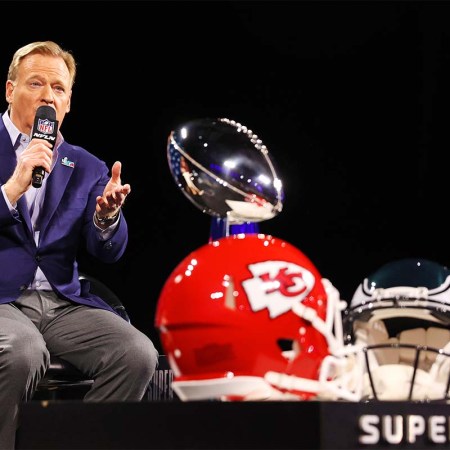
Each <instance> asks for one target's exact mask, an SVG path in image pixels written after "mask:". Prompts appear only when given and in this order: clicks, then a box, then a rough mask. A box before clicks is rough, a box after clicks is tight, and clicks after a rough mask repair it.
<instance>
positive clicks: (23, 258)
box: [0, 117, 128, 311]
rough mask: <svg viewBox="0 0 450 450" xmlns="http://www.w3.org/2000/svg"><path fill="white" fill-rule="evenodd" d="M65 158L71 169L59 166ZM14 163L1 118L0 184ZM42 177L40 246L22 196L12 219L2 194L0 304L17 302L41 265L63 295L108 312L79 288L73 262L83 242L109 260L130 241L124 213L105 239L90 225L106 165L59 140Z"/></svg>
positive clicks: (53, 285)
mask: <svg viewBox="0 0 450 450" xmlns="http://www.w3.org/2000/svg"><path fill="white" fill-rule="evenodd" d="M63 158H67V160H68V161H71V162H73V163H74V167H69V166H67V165H63V164H62V163H61V161H62V159H63ZM15 166H16V155H15V152H14V149H13V146H12V144H11V139H10V137H9V134H8V132H7V130H6V128H5V126H4V123H3V120H1V117H0V185H1V184H4V183H5V182H6V181H7V180H8V179H9V178H10V176H11V175H12V173H13V171H14V168H15ZM46 176H47V177H48V179H47V189H46V195H45V200H44V204H43V206H42V209H41V213H40V241H39V246H36V245H35V242H34V238H33V233H32V228H31V221H30V214H29V211H28V208H27V205H26V200H25V196H23V197H22V198H21V199H20V200H19V201H18V203H17V209H18V211H19V213H20V217H19V218H18V219H15V218H14V217H12V215H11V213H10V211H9V209H8V206H7V204H6V202H5V199H4V197H3V195H2V194H1V192H0V303H8V302H12V301H14V300H16V299H17V298H18V297H19V295H20V294H21V293H22V291H23V290H25V289H26V288H27V287H28V286H29V284H30V283H31V282H32V280H33V278H34V274H35V272H36V268H37V266H38V265H39V266H40V268H41V270H42V271H43V273H44V274H45V276H46V277H47V279H48V281H49V282H50V284H51V286H52V287H53V289H54V290H55V291H56V292H57V293H58V294H59V295H60V296H61V297H63V298H66V299H69V300H72V301H74V302H77V303H83V304H85V305H90V306H94V307H98V308H103V309H108V310H112V309H111V308H110V307H109V306H108V304H107V303H105V302H104V301H103V300H102V299H100V298H99V297H97V296H95V295H92V294H90V293H89V292H86V290H87V289H86V288H87V287H86V286H83V287H82V286H81V284H80V282H79V280H78V263H77V261H76V254H77V249H78V247H79V245H86V249H87V251H88V252H89V253H90V254H91V255H93V256H95V257H97V258H98V259H100V260H101V261H102V262H105V263H113V262H115V261H117V260H118V259H119V258H120V257H121V256H122V254H123V253H124V251H125V248H126V245H127V243H128V228H127V223H126V221H125V218H124V216H123V215H122V217H121V218H120V221H119V225H118V227H117V229H116V231H115V233H114V236H112V238H111V239H109V240H107V241H101V240H100V239H99V235H98V232H97V231H96V229H95V226H94V224H93V214H94V210H95V203H96V197H97V196H98V195H102V193H103V189H104V187H105V186H106V184H107V183H108V181H109V179H110V176H109V170H108V167H107V166H106V164H105V163H104V162H103V161H101V160H100V159H98V158H97V157H96V156H94V155H92V154H91V153H89V152H87V151H86V150H85V149H83V148H81V147H76V146H73V145H70V144H68V143H67V142H63V143H62V144H61V146H60V147H59V149H58V159H57V161H56V164H55V166H54V168H53V170H52V172H51V173H50V174H49V175H48V174H47V175H46ZM121 214H122V213H121ZM112 311H113V310H112Z"/></svg>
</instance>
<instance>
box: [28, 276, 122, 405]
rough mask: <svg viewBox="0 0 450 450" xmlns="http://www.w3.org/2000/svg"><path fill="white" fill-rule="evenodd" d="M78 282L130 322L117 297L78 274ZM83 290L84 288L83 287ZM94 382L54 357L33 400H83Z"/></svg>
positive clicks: (88, 277) (93, 279)
mask: <svg viewBox="0 0 450 450" xmlns="http://www.w3.org/2000/svg"><path fill="white" fill-rule="evenodd" d="M79 279H80V282H81V283H82V284H88V285H87V286H85V288H86V290H89V291H90V292H92V293H93V294H96V295H98V296H99V297H101V298H102V299H103V300H104V301H105V302H107V303H108V304H109V305H110V306H111V307H112V308H113V309H114V310H115V311H116V312H117V313H118V314H119V315H120V316H121V317H122V318H123V319H124V320H126V321H127V322H130V318H129V316H128V313H127V311H126V310H125V307H124V306H123V304H122V302H121V301H120V299H119V297H117V295H116V294H115V293H114V292H113V291H112V290H111V289H110V288H109V287H108V286H106V285H105V284H104V283H102V282H101V281H99V280H98V279H96V278H94V277H92V276H89V275H86V274H82V273H80V277H79ZM83 289H84V287H83ZM93 382H94V380H92V379H90V378H89V377H87V376H86V375H84V374H83V373H81V372H80V371H79V370H78V369H76V368H75V367H74V366H73V365H72V364H70V363H69V362H67V361H64V360H63V359H61V358H58V357H56V356H53V355H52V356H51V357H50V366H49V368H48V369H47V372H46V373H45V376H44V377H43V378H42V380H41V381H40V382H39V385H38V387H37V390H36V393H35V396H34V398H35V399H36V400H55V399H78V398H83V396H84V394H85V393H86V392H87V391H88V390H89V388H90V386H91V385H92V383H93Z"/></svg>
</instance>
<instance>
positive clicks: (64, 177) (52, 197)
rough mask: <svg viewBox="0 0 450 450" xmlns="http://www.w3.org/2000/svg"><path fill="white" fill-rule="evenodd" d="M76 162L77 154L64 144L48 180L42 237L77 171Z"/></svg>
mask: <svg viewBox="0 0 450 450" xmlns="http://www.w3.org/2000/svg"><path fill="white" fill-rule="evenodd" d="M63 160H64V161H68V162H73V163H74V166H73V167H70V166H69V165H68V163H67V162H66V164H63V163H62V161H63ZM76 162H77V158H76V152H75V151H74V150H73V149H72V148H71V147H70V146H69V145H67V144H66V143H63V144H62V145H61V147H59V149H58V157H57V161H56V163H55V167H53V170H52V171H51V173H50V175H49V176H48V180H47V188H46V191H45V199H44V205H43V207H42V211H41V217H40V226H39V228H40V230H41V235H42V233H43V232H44V230H45V228H46V227H47V225H48V223H49V222H50V219H51V218H52V216H53V214H54V213H55V211H56V208H57V207H58V205H59V203H60V202H61V197H62V196H63V194H64V191H65V190H66V187H67V184H68V183H69V180H70V178H71V177H72V175H73V173H74V171H75V170H76V166H75V165H76Z"/></svg>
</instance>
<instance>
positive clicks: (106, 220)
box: [94, 210, 120, 226]
mask: <svg viewBox="0 0 450 450" xmlns="http://www.w3.org/2000/svg"><path fill="white" fill-rule="evenodd" d="M119 214H120V210H119V211H117V212H116V213H115V214H114V215H113V216H109V217H99V215H98V214H97V212H95V213H94V221H95V223H96V224H97V225H101V226H110V225H112V224H113V223H114V222H115V221H116V220H117V218H118V217H119Z"/></svg>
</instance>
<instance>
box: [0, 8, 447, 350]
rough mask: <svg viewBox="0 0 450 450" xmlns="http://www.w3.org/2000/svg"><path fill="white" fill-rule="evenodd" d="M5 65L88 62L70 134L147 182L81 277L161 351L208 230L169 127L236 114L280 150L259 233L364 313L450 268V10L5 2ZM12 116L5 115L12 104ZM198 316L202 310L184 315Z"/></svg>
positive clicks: (274, 151) (136, 180)
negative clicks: (48, 46) (36, 57)
mask: <svg viewBox="0 0 450 450" xmlns="http://www.w3.org/2000/svg"><path fill="white" fill-rule="evenodd" d="M0 7H1V12H2V17H3V23H4V24H5V25H6V24H8V29H9V31H8V32H4V35H3V50H2V52H1V61H0V63H1V65H0V69H1V70H2V71H3V74H4V80H5V81H6V73H7V69H8V66H9V62H10V60H11V58H12V55H13V53H14V51H15V50H16V49H17V48H19V47H21V46H22V45H25V44H27V43H29V42H31V41H35V40H47V39H49V40H54V41H57V42H58V43H59V44H60V45H61V46H63V47H64V48H66V49H69V50H72V52H73V53H74V56H75V58H76V60H77V62H78V74H77V79H76V83H75V86H74V91H73V98H72V111H71V112H70V114H69V115H68V116H66V119H65V121H64V124H63V126H62V128H61V131H62V132H63V134H64V136H65V138H66V140H67V141H69V142H71V143H73V144H77V145H81V146H83V147H85V148H86V149H88V150H89V151H91V152H93V153H95V154H96V155H98V156H99V157H101V158H102V159H104V160H105V161H106V163H107V164H108V166H111V165H112V163H113V162H114V161H115V160H120V161H122V163H123V172H122V180H123V182H128V183H130V184H131V186H132V194H131V195H130V197H129V198H128V199H127V204H126V205H125V208H124V212H125V214H126V218H127V221H128V224H129V230H130V241H129V246H128V249H127V252H126V254H125V256H124V257H123V259H122V260H121V261H120V262H119V263H117V264H114V265H109V266H107V265H103V264H101V263H98V262H96V261H94V260H92V259H91V258H90V257H89V256H87V255H86V254H84V252H81V254H80V267H81V269H82V270H84V271H86V272H88V273H90V274H92V275H94V276H97V277H98V278H100V279H101V280H102V281H104V282H105V283H107V284H109V285H110V286H111V287H112V288H113V289H114V290H115V291H116V292H117V293H118V294H119V296H120V297H121V298H122V301H123V302H124V303H125V304H126V306H127V309H128V312H129V314H130V316H131V320H132V322H133V323H134V324H135V325H136V326H137V327H138V328H140V329H141V330H142V331H144V332H145V333H146V334H148V335H149V336H150V337H152V339H154V340H155V342H156V343H157V345H158V346H159V340H158V335H157V332H156V331H155V329H154V325H153V321H154V313H155V308H156V304H157V300H158V295H159V293H160V290H161V288H162V286H163V284H164V282H165V280H166V278H167V277H168V276H169V274H170V273H171V271H172V270H173V269H174V268H175V266H176V265H177V264H178V263H179V262H180V261H181V259H183V258H184V257H185V256H186V255H187V254H188V253H190V252H191V251H192V250H194V249H196V248H197V247H199V246H200V245H203V244H205V243H207V241H208V236H209V227H210V216H208V215H206V214H203V213H202V212H201V211H200V210H199V209H197V208H196V207H195V206H194V205H193V204H192V203H190V202H189V201H188V200H187V199H186V198H185V196H184V195H183V194H182V192H181V191H180V190H179V189H178V187H177V186H176V184H175V182H174V180H173V178H172V176H171V174H170V171H169V166H168V163H167V156H166V143H167V137H168V135H169V133H170V131H171V130H172V129H173V128H174V127H177V126H178V125H180V124H182V123H184V122H186V121H189V120H191V119H194V118H203V117H227V118H230V119H234V120H236V121H238V122H241V123H242V124H244V125H246V126H247V127H248V128H250V129H252V130H253V131H254V132H255V133H257V134H258V136H259V137H260V138H261V139H262V140H263V142H264V144H265V145H266V146H267V147H268V149H269V152H270V154H271V157H272V159H273V160H274V162H275V164H276V165H277V168H278V172H279V175H280V178H281V179H282V181H283V185H284V192H285V201H284V208H283V211H282V212H281V214H279V215H278V216H277V217H275V218H273V219H271V220H269V221H266V222H262V223H261V224H260V231H262V232H265V233H269V234H273V235H274V236H276V237H279V238H282V239H285V240H287V241H288V242H290V243H291V244H293V245H295V246H297V247H298V248H299V249H301V250H302V251H303V252H304V253H305V254H306V255H307V256H309V258H310V259H311V260H312V261H313V262H314V264H315V265H316V266H317V268H318V269H319V271H320V273H321V274H322V276H324V277H327V278H329V279H330V280H331V281H332V282H333V284H334V285H335V286H336V287H337V288H338V289H339V290H340V292H341V296H342V297H343V298H344V299H347V300H348V299H350V298H351V296H352V294H353V291H354V290H355V289H356V287H357V285H358V284H359V283H360V282H361V281H362V279H363V278H364V277H365V276H367V275H368V274H369V273H371V272H372V271H374V270H376V269H377V268H378V267H379V266H380V265H382V264H384V263H386V262H388V261H390V260H393V259H397V258H403V257H423V258H428V259H432V260H435V261H437V262H440V263H441V264H444V265H450V243H449V231H450V225H449V219H448V218H447V217H448V212H447V208H448V205H449V192H450V187H449V165H448V162H447V161H448V157H447V153H448V151H449V132H448V130H449V123H450V121H449V119H450V117H449V112H450V108H449V100H450V92H449V80H450V4H449V3H447V2H444V1H442V2H433V1H421V2H414V1H351V2H344V1H329V2H326V1H319V0H316V1H265V2H258V1H250V2H244V1H226V2H219V1H201V2H194V1H182V2H175V1H161V2H158V1H141V2H132V1H126V2H99V1H89V2H84V1H79V2H65V1H60V2H56V1H55V2H45V1H44V2H20V1H19V2H1V5H0ZM4 108H6V102H5V103H4ZM186 307H189V306H188V305H186Z"/></svg>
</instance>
